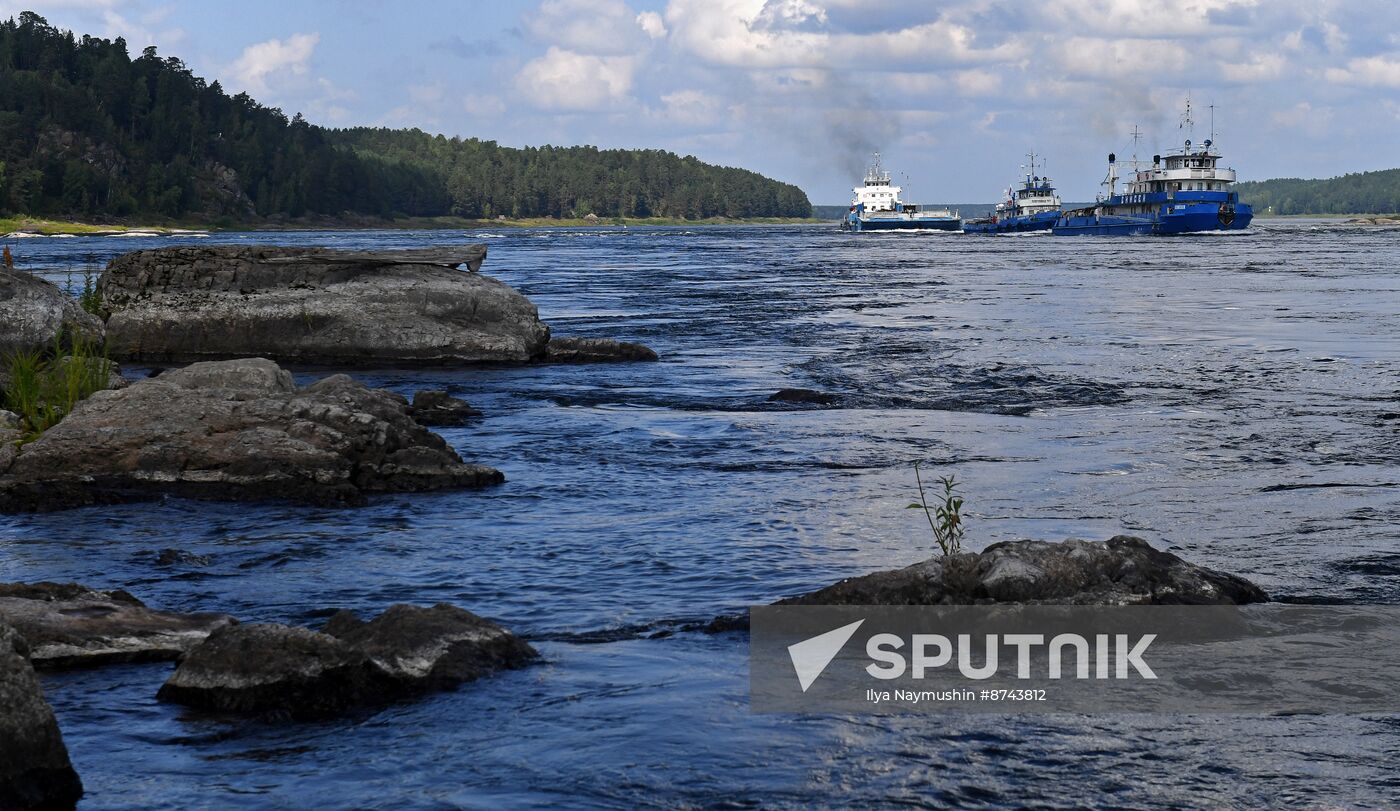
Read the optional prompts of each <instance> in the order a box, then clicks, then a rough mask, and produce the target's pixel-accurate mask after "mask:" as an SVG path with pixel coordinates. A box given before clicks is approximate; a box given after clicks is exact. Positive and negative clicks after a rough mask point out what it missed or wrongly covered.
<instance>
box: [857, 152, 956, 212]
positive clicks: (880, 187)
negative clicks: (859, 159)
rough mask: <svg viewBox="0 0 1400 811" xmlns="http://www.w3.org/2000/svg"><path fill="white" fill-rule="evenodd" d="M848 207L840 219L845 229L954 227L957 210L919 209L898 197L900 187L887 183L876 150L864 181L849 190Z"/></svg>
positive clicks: (886, 175)
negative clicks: (850, 198) (843, 217)
mask: <svg viewBox="0 0 1400 811" xmlns="http://www.w3.org/2000/svg"><path fill="white" fill-rule="evenodd" d="M851 191H852V192H853V193H854V197H853V198H852V200H851V210H850V211H849V212H847V214H846V218H845V219H843V220H842V221H841V227H842V228H843V229H845V230H848V231H957V230H959V229H960V228H961V227H962V218H961V217H960V216H958V212H956V211H949V210H948V209H946V208H941V209H930V210H922V209H920V208H919V206H917V205H914V204H913V203H905V202H903V201H902V200H900V199H899V193H900V192H901V191H902V189H901V188H900V187H899V186H891V185H890V173H889V172H887V171H885V169H884V167H883V166H881V165H880V153H878V152H876V153H875V161H874V163H872V164H871V165H870V169H869V171H867V172H866V173H865V182H864V184H862V185H860V186H856V187H855V188H854V189H852V190H851Z"/></svg>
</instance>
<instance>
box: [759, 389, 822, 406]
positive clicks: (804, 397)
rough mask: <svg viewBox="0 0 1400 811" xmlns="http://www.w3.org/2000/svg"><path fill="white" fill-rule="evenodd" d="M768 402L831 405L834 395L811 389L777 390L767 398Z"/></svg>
mask: <svg viewBox="0 0 1400 811" xmlns="http://www.w3.org/2000/svg"><path fill="white" fill-rule="evenodd" d="M768 402H770V403H809V404H812V405H831V404H832V403H834V402H836V395H834V394H827V393H826V392H824V391H813V390H812V389H779V390H778V391H777V392H775V393H774V394H773V395H772V396H770V397H769V398H768Z"/></svg>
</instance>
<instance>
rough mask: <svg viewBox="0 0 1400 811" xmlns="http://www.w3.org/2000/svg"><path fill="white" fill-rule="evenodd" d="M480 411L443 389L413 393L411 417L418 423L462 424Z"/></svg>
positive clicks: (477, 415) (478, 415) (479, 413)
mask: <svg viewBox="0 0 1400 811" xmlns="http://www.w3.org/2000/svg"><path fill="white" fill-rule="evenodd" d="M480 416H481V412H480V411H478V410H476V409H475V408H472V406H471V403H468V402H467V401H466V400H462V399H459V398H457V397H453V396H452V395H450V394H448V393H447V392H445V391H435V390H433V389H424V390H423V391H419V392H415V393H414V395H413V418H414V419H415V420H417V421H418V423H419V424H420V425H464V424H466V422H467V421H468V420H470V419H472V418H474V417H480Z"/></svg>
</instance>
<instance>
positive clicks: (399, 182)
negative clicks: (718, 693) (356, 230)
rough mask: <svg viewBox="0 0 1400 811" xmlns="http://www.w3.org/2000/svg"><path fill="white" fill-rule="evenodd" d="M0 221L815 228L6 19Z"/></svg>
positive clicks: (706, 187)
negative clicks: (298, 102) (488, 221)
mask: <svg viewBox="0 0 1400 811" xmlns="http://www.w3.org/2000/svg"><path fill="white" fill-rule="evenodd" d="M0 212H3V213H7V214H25V215H34V216H46V217H57V216H72V217H102V216H115V217H141V216H152V215H155V216H161V217H169V218H176V219H206V220H218V219H234V220H253V219H258V218H264V217H273V216H286V217H301V216H305V215H309V214H317V215H330V216H337V215H341V214H361V215H373V216H383V217H392V216H438V215H447V214H453V215H458V216H463V217H492V216H495V215H498V214H504V215H507V216H514V217H566V216H584V215H586V214H589V213H595V214H598V215H600V216H636V217H645V216H665V217H679V218H696V217H710V216H733V217H758V216H801V217H805V216H808V213H809V212H810V205H809V203H808V201H807V197H806V195H804V194H803V193H802V191H801V190H800V189H798V188H796V187H795V186H791V185H787V184H783V183H778V182H776V181H773V180H769V179H768V178H765V177H763V176H761V175H758V174H755V173H753V172H747V171H744V170H740V169H729V168H721V167H715V166H709V165H707V164H704V163H701V162H700V161H698V160H696V159H695V158H692V157H685V158H681V157H678V156H676V155H674V154H671V153H669V152H661V151H655V150H644V151H629V150H599V149H595V148H593V147H568V148H554V147H540V148H531V149H511V148H507V147H501V146H498V145H497V144H495V143H494V142H491V141H478V140H476V139H469V140H461V139H455V138H454V139H447V138H443V137H441V136H430V135H427V134H425V133H422V132H420V131H417V130H411V131H394V130H369V129H356V130H345V131H330V130H326V129H323V128H321V127H318V126H315V125H312V124H309V123H307V122H306V121H305V120H303V119H302V117H301V116H300V115H299V114H298V115H296V116H294V117H292V118H290V119H289V118H288V117H287V116H286V115H285V114H283V113H282V111H281V110H278V109H274V108H268V107H264V106H262V105H260V104H258V103H257V102H256V101H254V100H253V99H252V98H250V97H249V96H248V95H247V94H246V93H240V94H238V95H236V96H229V95H228V94H227V93H225V92H224V90H223V88H222V87H220V85H219V83H218V82H217V81H215V82H212V83H206V82H205V81H204V80H203V79H202V78H200V77H197V76H195V75H194V74H193V73H191V72H190V70H189V69H188V68H187V67H186V66H185V65H184V63H182V62H181V61H180V60H179V59H175V58H172V57H160V56H158V55H157V53H156V49H155V48H146V49H145V50H144V51H143V52H142V54H141V55H140V56H138V57H137V58H135V59H132V58H131V57H130V56H129V54H128V53H127V46H126V42H125V41H123V40H122V39H121V38H117V39H116V40H114V41H109V40H106V39H100V38H96V37H90V36H82V37H76V36H75V35H74V34H73V33H72V32H71V31H60V30H58V29H56V28H54V27H52V26H50V25H49V24H48V22H47V21H46V20H45V19H44V18H43V17H40V16H39V15H37V14H34V13H32V12H24V13H22V14H20V15H19V18H18V19H13V18H12V19H10V20H8V21H4V22H0Z"/></svg>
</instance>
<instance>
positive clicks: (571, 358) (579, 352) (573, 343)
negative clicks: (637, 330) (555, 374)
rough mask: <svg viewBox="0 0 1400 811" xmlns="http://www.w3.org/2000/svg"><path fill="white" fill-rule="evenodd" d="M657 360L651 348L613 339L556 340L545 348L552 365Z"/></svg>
mask: <svg viewBox="0 0 1400 811" xmlns="http://www.w3.org/2000/svg"><path fill="white" fill-rule="evenodd" d="M656 359H657V355H656V353H655V352H653V351H652V350H651V349H650V348H649V347H646V346H643V345H642V344H636V343H631V342H629V341H615V340H613V339H611V338H554V339H552V340H550V342H549V345H548V346H547V347H545V360H547V361H549V362H550V363H611V362H616V361H653V360H656Z"/></svg>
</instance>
